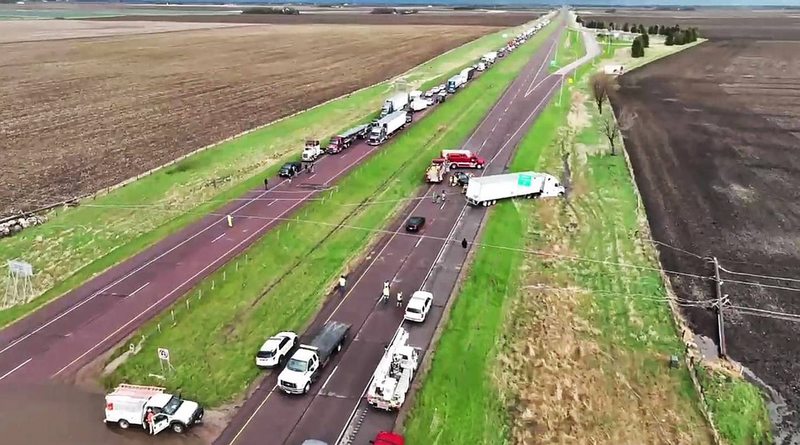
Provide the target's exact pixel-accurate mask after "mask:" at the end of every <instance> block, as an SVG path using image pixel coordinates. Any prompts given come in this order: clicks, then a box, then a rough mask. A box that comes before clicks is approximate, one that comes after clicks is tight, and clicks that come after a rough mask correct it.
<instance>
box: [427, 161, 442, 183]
mask: <svg viewBox="0 0 800 445" xmlns="http://www.w3.org/2000/svg"><path fill="white" fill-rule="evenodd" d="M446 173H447V167H446V166H445V165H444V159H441V158H437V159H434V160H433V161H431V165H430V166H429V167H428V169H427V170H426V171H425V182H428V183H433V184H436V183H439V182H442V181H443V180H444V175H445V174H446Z"/></svg>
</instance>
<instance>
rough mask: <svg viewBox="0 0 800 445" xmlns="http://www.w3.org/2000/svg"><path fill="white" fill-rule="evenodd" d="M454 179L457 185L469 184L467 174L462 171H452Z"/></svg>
mask: <svg viewBox="0 0 800 445" xmlns="http://www.w3.org/2000/svg"><path fill="white" fill-rule="evenodd" d="M454 175H455V177H456V180H457V181H458V185H467V184H469V175H468V174H466V173H464V172H456V173H454Z"/></svg>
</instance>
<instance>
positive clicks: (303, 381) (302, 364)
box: [278, 321, 350, 394]
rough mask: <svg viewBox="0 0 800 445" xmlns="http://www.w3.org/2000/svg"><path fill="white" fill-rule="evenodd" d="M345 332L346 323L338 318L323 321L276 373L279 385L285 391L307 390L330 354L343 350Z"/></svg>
mask: <svg viewBox="0 0 800 445" xmlns="http://www.w3.org/2000/svg"><path fill="white" fill-rule="evenodd" d="M348 332H350V325H349V324H346V323H341V322H338V321H329V322H327V323H325V325H323V326H322V329H320V330H319V332H318V333H317V335H316V336H315V337H314V339H313V340H311V343H309V344H307V345H300V347H299V348H298V349H297V351H295V353H294V354H292V358H290V359H289V362H288V363H287V364H286V367H285V368H284V369H283V371H281V373H280V374H279V375H278V386H279V387H280V388H281V389H282V390H283V391H284V392H285V393H287V394H305V393H307V392H308V391H309V390H310V389H311V384H312V383H314V381H316V380H317V378H319V376H320V375H322V369H323V368H324V367H325V365H327V364H328V362H330V359H331V357H333V355H334V354H336V353H337V352H339V351H341V350H342V347H343V346H344V342H345V340H346V339H347V333H348Z"/></svg>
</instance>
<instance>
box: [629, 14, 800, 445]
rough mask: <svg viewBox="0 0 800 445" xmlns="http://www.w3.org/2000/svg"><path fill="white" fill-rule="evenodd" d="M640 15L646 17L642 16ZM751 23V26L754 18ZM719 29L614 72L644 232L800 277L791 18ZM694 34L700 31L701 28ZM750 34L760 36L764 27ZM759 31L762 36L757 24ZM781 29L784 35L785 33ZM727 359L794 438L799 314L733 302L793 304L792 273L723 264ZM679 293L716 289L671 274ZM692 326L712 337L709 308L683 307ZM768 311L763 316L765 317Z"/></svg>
mask: <svg viewBox="0 0 800 445" xmlns="http://www.w3.org/2000/svg"><path fill="white" fill-rule="evenodd" d="M645 23H647V22H645ZM759 23H760V25H759ZM759 23H753V24H751V25H749V26H747V27H745V28H743V30H742V33H740V34H735V33H733V32H732V31H730V30H729V31H727V32H728V33H729V34H728V35H732V36H733V37H732V38H724V39H723V38H721V37H718V38H717V39H716V40H712V41H710V42H707V43H704V44H702V45H700V46H698V47H696V48H694V49H691V50H689V51H687V52H685V53H681V54H678V55H675V56H672V57H669V58H667V59H665V60H662V61H660V62H658V63H654V64H651V65H649V66H647V67H645V68H642V69H641V70H637V71H633V72H631V73H630V74H628V75H626V76H624V77H623V79H622V81H621V84H622V89H621V90H620V97H619V100H617V101H616V108H617V112H618V113H619V112H620V109H621V107H625V108H628V109H631V110H633V111H635V112H636V114H637V116H638V117H637V121H636V125H635V126H634V128H632V129H631V131H629V132H628V133H627V134H626V144H627V147H628V150H629V152H630V154H631V159H632V162H633V165H634V170H635V172H636V175H637V182H638V186H639V189H640V191H641V193H642V195H643V199H644V201H645V206H646V208H647V213H648V218H649V220H650V224H651V227H652V229H653V236H654V237H655V238H656V239H657V240H658V241H661V242H663V243H667V244H669V245H672V246H675V247H677V248H680V249H684V250H687V251H690V252H694V253H697V254H699V255H700V256H701V257H704V256H717V257H718V258H719V261H720V263H721V264H722V266H723V267H724V268H727V269H729V270H731V271H734V272H743V273H749V274H754V275H764V276H767V275H772V276H781V277H787V278H792V279H795V280H796V279H800V272H798V271H799V270H800V242H798V241H800V240H799V239H798V235H797V233H798V232H797V230H798V227H800V158H799V157H798V156H797V148H798V147H800V127H798V118H799V117H800V74H798V73H800V59H798V58H797V54H800V27H797V28H796V29H795V30H794V32H793V33H787V32H786V30H785V29H780V27H779V29H778V31H776V32H778V33H781V34H780V35H781V37H780V39H779V40H778V39H765V40H758V41H752V40H748V39H746V38H745V37H746V35H747V33H749V32H750V31H749V30H750V29H751V27H755V26H756V25H758V26H762V27H763V26H765V25H766V22H759ZM701 32H702V29H701ZM759 33H763V35H768V34H769V32H768V29H766V30H765V29H762V30H761V31H759ZM759 35H761V34H759ZM787 39H791V40H787ZM660 252H661V260H662V263H663V266H664V267H665V268H666V269H670V270H674V271H679V272H684V273H689V274H696V275H700V276H703V277H710V276H712V275H713V267H712V266H711V265H710V264H709V263H708V262H707V261H705V260H704V259H703V258H697V257H694V256H692V255H690V254H687V253H685V252H681V251H678V250H674V249H670V248H668V247H662V248H661V249H660ZM722 278H723V280H726V281H727V282H725V283H724V284H723V293H724V294H727V295H728V297H729V299H730V304H729V306H728V308H726V310H725V314H726V318H725V333H726V339H727V346H728V354H729V356H730V358H732V359H734V360H736V361H738V362H740V363H742V364H743V365H744V366H746V367H747V368H748V369H749V370H751V371H753V372H754V373H755V375H756V376H758V377H759V378H760V379H761V380H763V381H764V382H765V383H766V384H767V385H769V386H770V387H771V388H773V389H774V390H776V391H777V392H778V393H779V397H777V398H776V402H777V403H776V404H775V405H774V406H773V407H774V408H776V409H777V412H778V416H777V419H778V420H777V424H778V425H779V426H780V429H779V433H778V435H777V437H776V439H777V440H776V442H777V443H779V444H781V443H783V444H789V443H798V442H793V441H792V440H794V441H797V440H800V384H799V383H798V378H797V376H798V375H800V360H798V359H799V358H800V343H798V342H797V340H796V339H797V328H798V324H797V323H796V322H793V321H787V320H784V319H780V318H776V317H774V315H775V314H764V313H761V314H760V315H762V316H754V315H752V311H750V314H749V315H748V314H747V313H746V312H747V311H744V310H742V309H738V308H737V307H750V308H757V309H759V310H769V311H773V312H783V313H790V314H800V291H787V290H780V289H775V288H767V287H763V286H758V285H753V284H743V283H733V282H732V281H733V280H737V281H742V282H749V283H761V284H763V285H771V286H782V287H789V288H795V289H798V290H800V285H798V282H797V281H787V280H772V279H767V278H763V277H759V276H753V275H734V274H730V273H725V272H723V274H722ZM671 280H672V283H673V285H674V287H675V289H676V291H677V293H678V296H679V297H683V298H691V299H695V300H704V299H711V298H714V285H713V281H709V280H702V279H699V278H690V277H678V276H672V277H671ZM685 313H686V315H687V316H688V318H689V320H690V323H691V325H692V327H693V329H694V330H695V331H696V332H698V333H699V334H701V335H704V336H707V337H710V338H712V339H715V340H716V339H717V338H718V336H717V329H716V316H715V315H714V312H712V311H711V310H710V309H686V310H685ZM764 315H766V316H764Z"/></svg>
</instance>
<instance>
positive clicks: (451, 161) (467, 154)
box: [442, 150, 486, 169]
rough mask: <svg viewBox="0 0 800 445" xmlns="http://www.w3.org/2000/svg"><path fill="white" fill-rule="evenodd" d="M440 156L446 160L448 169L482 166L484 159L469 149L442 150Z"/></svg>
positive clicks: (479, 167)
mask: <svg viewBox="0 0 800 445" xmlns="http://www.w3.org/2000/svg"><path fill="white" fill-rule="evenodd" d="M442 157H443V158H444V159H446V160H447V164H448V165H449V166H450V169H454V168H478V169H481V168H483V165H484V164H486V160H485V159H483V158H482V157H480V156H478V155H476V154H473V153H472V152H471V151H469V150H442Z"/></svg>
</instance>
